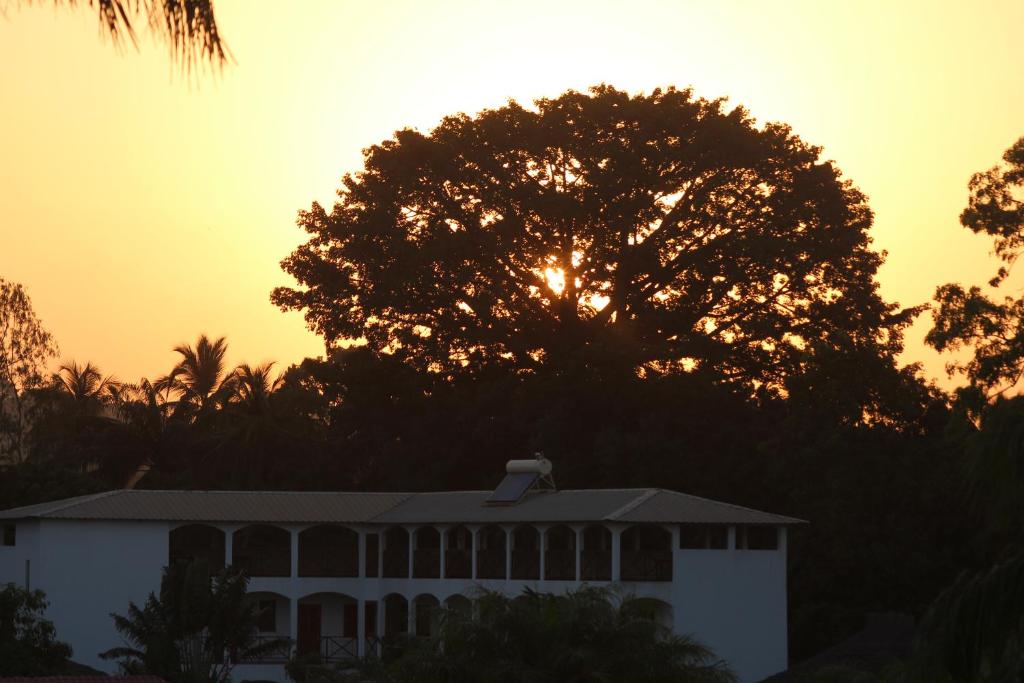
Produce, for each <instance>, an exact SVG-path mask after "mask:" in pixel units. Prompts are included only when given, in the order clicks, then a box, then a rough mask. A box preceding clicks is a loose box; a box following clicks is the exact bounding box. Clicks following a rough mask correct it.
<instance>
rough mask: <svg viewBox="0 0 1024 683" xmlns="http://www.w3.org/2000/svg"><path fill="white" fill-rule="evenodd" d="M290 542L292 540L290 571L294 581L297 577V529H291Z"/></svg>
mask: <svg viewBox="0 0 1024 683" xmlns="http://www.w3.org/2000/svg"><path fill="white" fill-rule="evenodd" d="M290 533H291V542H292V552H291V555H292V557H291V560H292V573H291V577H292V580H293V581H294V580H295V579H297V578H298V577H299V531H298V529H291V531H290Z"/></svg>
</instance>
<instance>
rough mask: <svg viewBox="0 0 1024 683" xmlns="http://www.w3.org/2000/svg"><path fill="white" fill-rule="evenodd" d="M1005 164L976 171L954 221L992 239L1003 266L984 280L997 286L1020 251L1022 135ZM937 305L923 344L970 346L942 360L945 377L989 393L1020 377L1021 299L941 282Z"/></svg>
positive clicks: (1023, 246)
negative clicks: (963, 356) (961, 356)
mask: <svg viewBox="0 0 1024 683" xmlns="http://www.w3.org/2000/svg"><path fill="white" fill-rule="evenodd" d="M1003 160H1004V161H1005V162H1006V163H1005V165H1002V166H999V165H997V166H993V167H992V168H991V169H989V170H988V171H985V172H984V173H976V174H974V176H973V177H972V178H971V182H970V185H969V189H970V199H969V200H968V205H967V208H966V209H964V212H963V213H962V214H960V222H961V223H962V224H963V225H964V227H966V228H969V229H970V230H971V231H972V232H974V233H983V234H986V235H989V236H991V237H992V238H993V239H994V251H995V254H996V256H998V257H999V259H1000V260H1001V261H1002V263H1003V265H1002V266H1001V267H1000V268H999V270H998V272H997V273H996V275H995V277H993V278H992V280H990V281H989V285H990V286H992V287H998V286H999V285H1000V284H1001V283H1002V282H1003V281H1004V280H1005V279H1006V277H1007V276H1008V275H1009V272H1010V268H1011V267H1012V266H1013V264H1014V263H1015V262H1016V261H1017V258H1018V257H1019V256H1020V254H1021V251H1022V250H1024V138H1021V139H1020V140H1018V141H1017V142H1016V143H1015V144H1014V145H1013V146H1012V147H1010V149H1008V150H1007V151H1006V153H1005V154H1004V155H1003ZM935 301H936V303H937V304H938V308H936V309H934V310H933V312H932V316H933V318H934V321H935V324H934V326H933V327H932V330H931V331H930V332H929V333H928V337H927V342H928V343H929V344H931V345H932V346H934V347H935V348H936V349H937V350H938V351H947V350H949V351H956V350H958V349H961V348H970V349H971V351H972V354H971V356H970V358H969V359H968V360H967V361H966V362H958V361H952V362H950V363H949V364H947V370H948V371H949V373H950V374H951V375H953V374H957V373H960V374H963V375H965V376H966V377H967V378H968V380H970V383H971V385H972V387H974V388H975V389H976V390H977V391H978V392H984V393H986V394H988V395H989V396H992V395H994V394H997V393H1001V392H1003V391H1005V390H1007V389H1009V388H1012V387H1013V386H1014V385H1016V384H1017V383H1018V382H1019V381H1020V379H1021V377H1024V298H1014V297H1004V298H1003V300H1002V301H998V300H996V299H993V298H990V297H988V296H986V295H985V294H983V293H982V291H981V289H980V288H979V287H970V288H969V289H966V290H965V289H964V288H963V287H962V286H961V285H959V284H946V285H942V286H941V287H939V288H938V290H937V291H936V292H935Z"/></svg>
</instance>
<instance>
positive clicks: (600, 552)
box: [580, 524, 612, 581]
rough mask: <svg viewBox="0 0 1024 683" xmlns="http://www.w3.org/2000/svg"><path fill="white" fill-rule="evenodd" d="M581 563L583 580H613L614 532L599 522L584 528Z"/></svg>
mask: <svg viewBox="0 0 1024 683" xmlns="http://www.w3.org/2000/svg"><path fill="white" fill-rule="evenodd" d="M580 563H581V566H580V578H581V579H582V580H583V581H611V579H612V532H611V531H609V530H608V529H606V528H605V527H603V526H601V525H599V524H595V525H592V526H588V527H587V528H586V529H584V530H583V548H582V550H581V552H580Z"/></svg>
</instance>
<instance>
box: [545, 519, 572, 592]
mask: <svg viewBox="0 0 1024 683" xmlns="http://www.w3.org/2000/svg"><path fill="white" fill-rule="evenodd" d="M544 542H545V543H546V546H545V548H544V579H545V580H547V581H574V580H575V579H576V532H575V531H573V530H572V529H570V528H569V527H567V526H565V525H564V524H559V525H558V526H553V527H551V528H550V529H548V530H547V533H545V534H544Z"/></svg>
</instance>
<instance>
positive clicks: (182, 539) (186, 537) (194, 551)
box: [167, 524, 225, 572]
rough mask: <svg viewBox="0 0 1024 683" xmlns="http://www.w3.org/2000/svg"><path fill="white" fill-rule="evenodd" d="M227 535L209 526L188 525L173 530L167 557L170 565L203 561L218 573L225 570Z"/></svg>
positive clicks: (169, 539)
mask: <svg viewBox="0 0 1024 683" xmlns="http://www.w3.org/2000/svg"><path fill="white" fill-rule="evenodd" d="M224 541H225V534H224V532H223V531H221V530H220V529H218V528H217V527H213V526H209V525H208V524H186V525H185V526H179V527H178V528H176V529H171V533H170V534H169V536H168V546H169V547H168V552H167V557H168V560H169V561H170V564H174V563H175V562H181V561H187V560H203V561H205V562H206V564H207V565H208V566H209V567H210V571H213V572H216V571H219V570H221V569H223V568H224V560H225V558H224Z"/></svg>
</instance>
